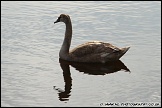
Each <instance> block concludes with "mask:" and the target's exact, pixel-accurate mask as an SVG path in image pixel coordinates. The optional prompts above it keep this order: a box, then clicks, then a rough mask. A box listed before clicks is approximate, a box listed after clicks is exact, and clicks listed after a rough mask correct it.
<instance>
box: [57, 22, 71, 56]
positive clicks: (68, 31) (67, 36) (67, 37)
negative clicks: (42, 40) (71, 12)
mask: <svg viewBox="0 0 162 108" xmlns="http://www.w3.org/2000/svg"><path fill="white" fill-rule="evenodd" d="M65 25H66V30H65V37H64V41H63V44H62V47H61V50H60V54H59V55H60V58H63V59H67V58H68V56H69V49H70V45H71V38H72V24H71V20H70V19H69V20H68V22H66V23H65Z"/></svg>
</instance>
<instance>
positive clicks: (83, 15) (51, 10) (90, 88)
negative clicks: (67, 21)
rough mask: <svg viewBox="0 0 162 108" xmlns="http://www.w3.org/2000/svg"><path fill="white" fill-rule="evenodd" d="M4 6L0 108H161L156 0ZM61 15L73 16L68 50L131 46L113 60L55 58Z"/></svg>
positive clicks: (61, 32) (7, 3) (158, 7)
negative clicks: (92, 44) (86, 46)
mask: <svg viewBox="0 0 162 108" xmlns="http://www.w3.org/2000/svg"><path fill="white" fill-rule="evenodd" d="M1 3H2V5H1V54H2V55H1V106H31V107H32V106H95V107H98V106H124V105H125V106H127V105H128V106H132V105H135V104H136V103H139V104H142V103H145V105H144V104H143V105H138V106H161V2H154V1H150V2H140V1H135V2H120V1H117V2H113V1H110V2H103V1H101V2H100V1H98V2H80V1H77V2H72V1H67V2H65V1H63V2H59V1H54V2H52V1H51V2H50V1H47V2H43V1H40V2H37V1H32V2H31V1H2V2H1ZM61 13H66V14H69V15H70V16H71V20H72V24H73V38H72V45H71V49H72V48H74V47H75V46H77V45H79V44H82V43H84V42H87V41H92V40H98V41H105V42H109V43H112V44H114V45H116V46H118V47H125V46H131V48H130V49H129V51H128V52H127V53H126V54H125V55H124V56H123V57H122V58H121V59H120V61H117V62H116V63H112V64H103V65H99V64H89V65H88V64H75V63H73V64H71V63H69V62H65V61H60V62H59V56H58V53H59V50H60V47H61V44H62V42H63V37H64V32H65V25H64V24H63V23H57V24H55V25H54V24H53V22H54V21H55V20H56V19H57V18H58V16H59V15H60V14H61ZM129 71H130V72H129ZM110 103H111V104H113V105H108V104H110Z"/></svg>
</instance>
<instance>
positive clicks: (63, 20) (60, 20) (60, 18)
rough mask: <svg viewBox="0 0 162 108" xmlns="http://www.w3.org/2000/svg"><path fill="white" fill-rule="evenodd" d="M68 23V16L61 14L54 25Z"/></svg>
mask: <svg viewBox="0 0 162 108" xmlns="http://www.w3.org/2000/svg"><path fill="white" fill-rule="evenodd" d="M69 21H70V16H69V15H66V14H61V15H60V16H59V17H58V19H57V20H56V21H55V22H54V24H55V23H58V22H64V23H68V22H69Z"/></svg>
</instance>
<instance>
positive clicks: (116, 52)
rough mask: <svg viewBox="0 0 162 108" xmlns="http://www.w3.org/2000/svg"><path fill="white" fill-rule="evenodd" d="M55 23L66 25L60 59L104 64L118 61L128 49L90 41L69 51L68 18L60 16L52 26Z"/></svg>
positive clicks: (69, 21)
mask: <svg viewBox="0 0 162 108" xmlns="http://www.w3.org/2000/svg"><path fill="white" fill-rule="evenodd" d="M57 22H64V23H65V25H66V31H65V37H64V41H63V44H62V47H61V49H60V52H59V57H60V59H63V60H67V61H74V62H83V63H94V62H97V63H106V62H109V61H116V60H119V59H120V58H121V57H122V56H123V55H124V54H125V53H126V52H127V51H128V50H129V48H130V47H125V48H118V47H116V46H114V45H112V44H110V43H105V42H100V41H92V42H87V43H84V44H81V45H79V46H78V47H76V48H74V49H73V50H70V51H69V49H70V45H71V38H72V23H71V19H70V16H69V15H67V14H61V15H60V16H59V17H58V19H57V20H56V21H55V22H54V24H55V23H57Z"/></svg>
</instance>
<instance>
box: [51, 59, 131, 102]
mask: <svg viewBox="0 0 162 108" xmlns="http://www.w3.org/2000/svg"><path fill="white" fill-rule="evenodd" d="M59 62H60V66H61V68H62V70H63V77H64V82H65V89H64V90H61V89H60V88H57V87H55V86H54V89H55V90H57V91H58V95H59V100H60V101H68V100H69V96H70V95H71V94H70V93H71V89H72V78H71V73H70V67H69V65H71V66H72V67H74V68H75V69H76V70H78V71H80V72H84V74H89V75H106V74H110V73H114V72H120V70H124V71H125V72H130V70H129V69H128V68H127V67H126V66H125V65H124V63H123V62H121V61H120V60H118V61H113V62H107V63H104V64H101V63H78V62H69V61H65V60H62V59H59Z"/></svg>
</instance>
